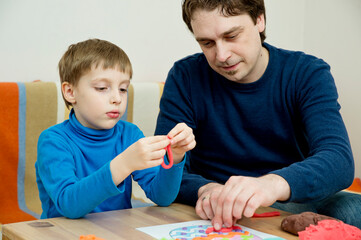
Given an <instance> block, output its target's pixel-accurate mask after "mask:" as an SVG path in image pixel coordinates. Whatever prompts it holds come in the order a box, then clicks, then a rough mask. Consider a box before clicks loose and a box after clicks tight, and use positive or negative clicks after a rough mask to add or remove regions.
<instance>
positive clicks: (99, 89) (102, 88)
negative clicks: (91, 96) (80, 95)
mask: <svg viewBox="0 0 361 240" xmlns="http://www.w3.org/2000/svg"><path fill="white" fill-rule="evenodd" d="M95 90H97V91H100V92H102V91H105V90H107V88H106V87H96V88H95Z"/></svg>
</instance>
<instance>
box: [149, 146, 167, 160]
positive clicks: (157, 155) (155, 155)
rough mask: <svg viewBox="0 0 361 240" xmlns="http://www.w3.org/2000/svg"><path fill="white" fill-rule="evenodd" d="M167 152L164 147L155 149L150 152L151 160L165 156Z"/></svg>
mask: <svg viewBox="0 0 361 240" xmlns="http://www.w3.org/2000/svg"><path fill="white" fill-rule="evenodd" d="M165 154H166V150H165V149H164V148H162V149H159V150H156V151H153V152H151V154H150V160H152V161H154V160H157V159H160V158H163V157H164V155H165Z"/></svg>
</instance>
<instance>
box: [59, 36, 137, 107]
mask: <svg viewBox="0 0 361 240" xmlns="http://www.w3.org/2000/svg"><path fill="white" fill-rule="evenodd" d="M98 66H101V67H103V69H108V68H117V69H119V70H120V71H121V72H124V73H127V74H129V76H130V78H132V75H133V69H132V65H131V63H130V60H129V58H128V56H127V54H126V53H125V52H124V51H123V50H122V49H121V48H120V47H118V46H117V45H115V44H113V43H111V42H108V41H105V40H100V39H89V40H86V41H83V42H78V43H75V44H72V45H70V46H69V48H68V50H67V51H66V52H65V53H64V55H63V57H62V58H61V59H60V61H59V65H58V67H59V75H60V83H61V84H62V83H64V82H68V83H70V84H71V85H73V86H76V85H77V84H78V81H79V79H80V77H81V76H82V75H84V74H86V73H87V72H88V71H89V70H91V68H92V67H95V68H96V67H98ZM63 98H64V95H63ZM64 101H65V104H66V106H67V108H69V106H71V103H69V102H68V101H67V100H66V99H65V98H64Z"/></svg>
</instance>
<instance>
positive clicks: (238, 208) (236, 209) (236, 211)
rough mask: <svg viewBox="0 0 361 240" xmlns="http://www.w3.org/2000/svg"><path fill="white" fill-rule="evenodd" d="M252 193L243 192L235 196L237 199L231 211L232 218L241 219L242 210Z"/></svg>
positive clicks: (248, 191)
mask: <svg viewBox="0 0 361 240" xmlns="http://www.w3.org/2000/svg"><path fill="white" fill-rule="evenodd" d="M252 195H253V192H250V190H247V189H245V190H243V191H242V192H240V193H239V194H238V195H237V198H236V199H235V202H234V205H233V210H232V216H233V217H235V218H237V219H241V218H242V216H243V215H244V210H245V207H246V204H247V202H248V201H249V199H250V198H251V197H252Z"/></svg>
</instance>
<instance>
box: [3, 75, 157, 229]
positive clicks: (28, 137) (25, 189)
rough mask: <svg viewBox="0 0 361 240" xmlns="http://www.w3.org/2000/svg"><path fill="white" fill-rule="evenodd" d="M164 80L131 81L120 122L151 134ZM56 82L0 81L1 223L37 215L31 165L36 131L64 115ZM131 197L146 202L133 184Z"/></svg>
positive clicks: (62, 119)
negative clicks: (125, 122)
mask: <svg viewBox="0 0 361 240" xmlns="http://www.w3.org/2000/svg"><path fill="white" fill-rule="evenodd" d="M162 92H163V83H158V82H151V83H132V84H131V86H130V88H129V94H128V107H127V111H126V113H125V114H124V116H123V119H124V120H127V121H130V122H133V123H135V124H137V125H138V126H139V127H140V129H142V131H143V132H144V134H145V135H146V136H150V135H153V133H154V129H155V122H156V117H157V115H158V112H159V100H160V96H161V94H162ZM68 115H69V110H68V109H67V108H66V107H65V104H64V101H63V99H62V96H61V92H60V85H59V84H57V83H54V82H32V83H20V82H18V83H6V82H0V128H1V129H0V134H1V135H0V136H1V137H0V142H1V148H0V161H1V164H0V176H1V179H2V180H1V182H0V192H1V195H0V223H1V224H5V223H12V222H19V221H27V220H33V219H36V218H39V217H40V214H41V203H40V200H39V196H38V189H37V185H36V176H35V168H34V164H35V161H36V146H37V141H38V137H39V135H40V133H41V132H42V131H43V130H44V129H46V128H48V127H50V126H52V125H55V124H57V123H60V122H62V121H64V120H65V119H67V118H68ZM133 196H134V198H136V200H138V201H141V202H144V201H147V200H146V198H145V196H144V193H143V192H142V190H141V189H140V188H138V187H137V186H136V184H135V190H134V191H133Z"/></svg>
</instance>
